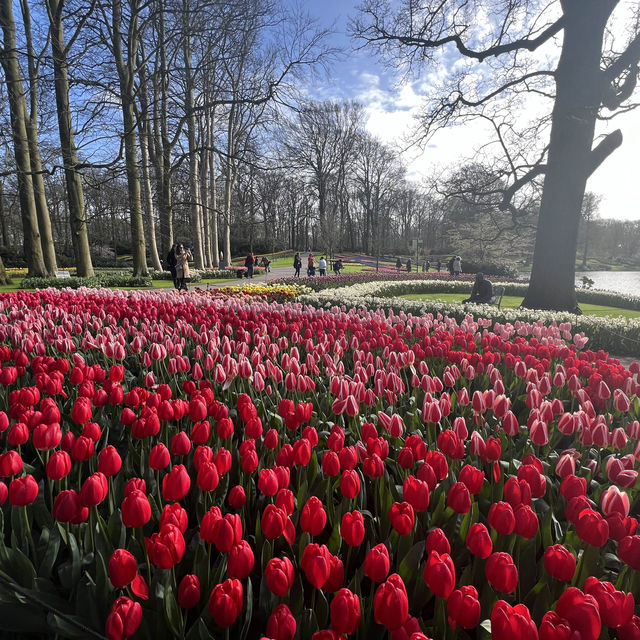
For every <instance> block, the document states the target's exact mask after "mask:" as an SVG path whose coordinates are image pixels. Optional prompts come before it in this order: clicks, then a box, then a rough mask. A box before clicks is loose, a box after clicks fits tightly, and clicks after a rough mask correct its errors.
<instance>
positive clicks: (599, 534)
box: [575, 509, 609, 547]
mask: <svg viewBox="0 0 640 640" xmlns="http://www.w3.org/2000/svg"><path fill="white" fill-rule="evenodd" d="M575 525H576V533H577V534H578V535H579V536H580V539H581V540H584V542H586V543H587V544H590V545H592V546H594V547H602V546H604V545H605V544H606V543H607V540H609V525H608V524H607V521H606V520H605V519H604V518H603V517H602V516H601V515H600V514H599V513H598V512H597V511H593V510H592V509H584V510H583V511H581V512H580V514H579V515H578V520H577V522H576V523H575Z"/></svg>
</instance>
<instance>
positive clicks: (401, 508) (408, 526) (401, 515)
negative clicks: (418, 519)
mask: <svg viewBox="0 0 640 640" xmlns="http://www.w3.org/2000/svg"><path fill="white" fill-rule="evenodd" d="M388 518H389V522H391V526H392V527H393V528H394V529H395V530H396V531H397V532H398V534H399V535H401V536H407V535H409V534H410V533H411V530H412V529H413V525H414V523H415V515H414V512H413V507H412V506H411V505H410V504H409V503H408V502H394V503H393V504H392V505H391V508H390V509H389V514H388Z"/></svg>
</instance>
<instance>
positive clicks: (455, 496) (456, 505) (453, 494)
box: [447, 482, 471, 513]
mask: <svg viewBox="0 0 640 640" xmlns="http://www.w3.org/2000/svg"><path fill="white" fill-rule="evenodd" d="M447 506H448V507H451V508H452V509H453V510H454V511H455V512H456V513H467V511H469V509H471V496H470V495H469V489H467V486H466V485H465V484H463V483H462V482H455V483H454V484H452V485H451V488H450V489H449V492H448V493H447Z"/></svg>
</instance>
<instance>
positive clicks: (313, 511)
mask: <svg viewBox="0 0 640 640" xmlns="http://www.w3.org/2000/svg"><path fill="white" fill-rule="evenodd" d="M326 523H327V514H326V512H325V510H324V507H323V505H322V501H321V500H320V499H319V498H317V497H316V496H311V497H310V498H309V499H308V500H307V502H306V504H305V505H304V507H303V508H302V511H301V512H300V528H301V529H302V530H303V531H305V532H306V533H310V534H311V535H312V536H317V535H320V533H322V531H323V530H324V527H325V525H326Z"/></svg>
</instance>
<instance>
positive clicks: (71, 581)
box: [0, 287, 640, 640]
mask: <svg viewBox="0 0 640 640" xmlns="http://www.w3.org/2000/svg"><path fill="white" fill-rule="evenodd" d="M295 295H296V290H295V287H290V288H286V287H285V288H283V289H282V290H280V291H278V292H275V293H272V294H270V293H268V292H266V291H263V290H261V289H260V288H257V289H256V290H255V291H253V292H252V291H248V292H246V293H245V294H244V295H238V292H237V291H235V290H233V289H231V288H230V289H229V290H226V291H219V292H189V293H185V294H182V295H180V294H178V293H175V292H169V291H164V292H161V291H155V292H154V291H145V292H142V291H126V292H125V291H109V290H89V289H80V290H77V291H71V290H63V291H54V290H44V291H38V292H17V293H10V294H4V295H1V296H0V315H1V316H2V320H1V322H0V366H1V369H0V398H1V399H2V403H1V404H0V409H1V411H0V438H1V446H0V503H1V505H2V506H1V507H0V527H2V537H0V635H1V636H2V637H7V638H109V639H111V640H120V639H121V638H139V639H143V638H154V639H159V640H163V639H169V638H187V639H189V640H191V639H207V638H239V639H242V640H244V639H258V638H269V639H272V640H293V638H297V639H301V640H306V639H309V638H312V639H313V640H337V639H342V638H360V639H365V638H366V639H367V640H374V639H376V638H385V639H387V638H391V639H393V640H424V639H425V638H426V639H431V640H454V639H459V640H465V639H475V638H478V639H483V638H487V639H488V638H494V639H495V640H518V639H523V640H536V639H539V640H598V639H607V638H609V639H614V638H618V639H619V640H639V639H640V617H638V614H640V534H639V533H638V532H637V524H638V522H637V519H636V518H637V517H638V514H639V513H640V490H639V489H638V487H639V485H640V483H639V482H638V470H637V467H638V460H639V459H640V399H639V397H638V396H639V395H640V381H639V380H638V374H639V370H640V366H639V365H638V363H637V362H634V363H632V364H631V365H630V366H629V367H628V368H627V367H625V366H623V365H622V364H621V363H620V362H619V361H618V360H616V359H614V358H611V357H609V355H608V354H607V353H604V352H602V351H599V352H593V351H590V350H589V343H588V341H587V338H588V336H586V337H585V336H583V335H579V334H576V335H574V334H573V333H572V332H571V327H570V326H569V325H566V324H565V325H563V326H562V327H560V326H555V325H553V324H552V325H550V326H544V325H542V323H531V324H529V323H525V322H519V323H514V324H504V325H500V324H494V323H493V322H492V321H489V320H483V319H479V320H474V319H472V318H471V317H467V318H466V319H465V320H464V321H462V322H457V321H456V320H454V319H452V318H447V317H444V316H440V315H438V316H433V315H424V316H420V317H416V316H412V315H410V314H405V313H400V314H394V312H392V311H380V310H375V309H370V310H366V309H359V310H355V309H349V308H347V307H341V308H337V307H335V308H332V309H327V308H315V307H312V306H303V305H302V304H301V303H299V302H296V301H295ZM634 516H635V517H634ZM636 597H637V598H639V601H638V602H636V600H635V598H636Z"/></svg>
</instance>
